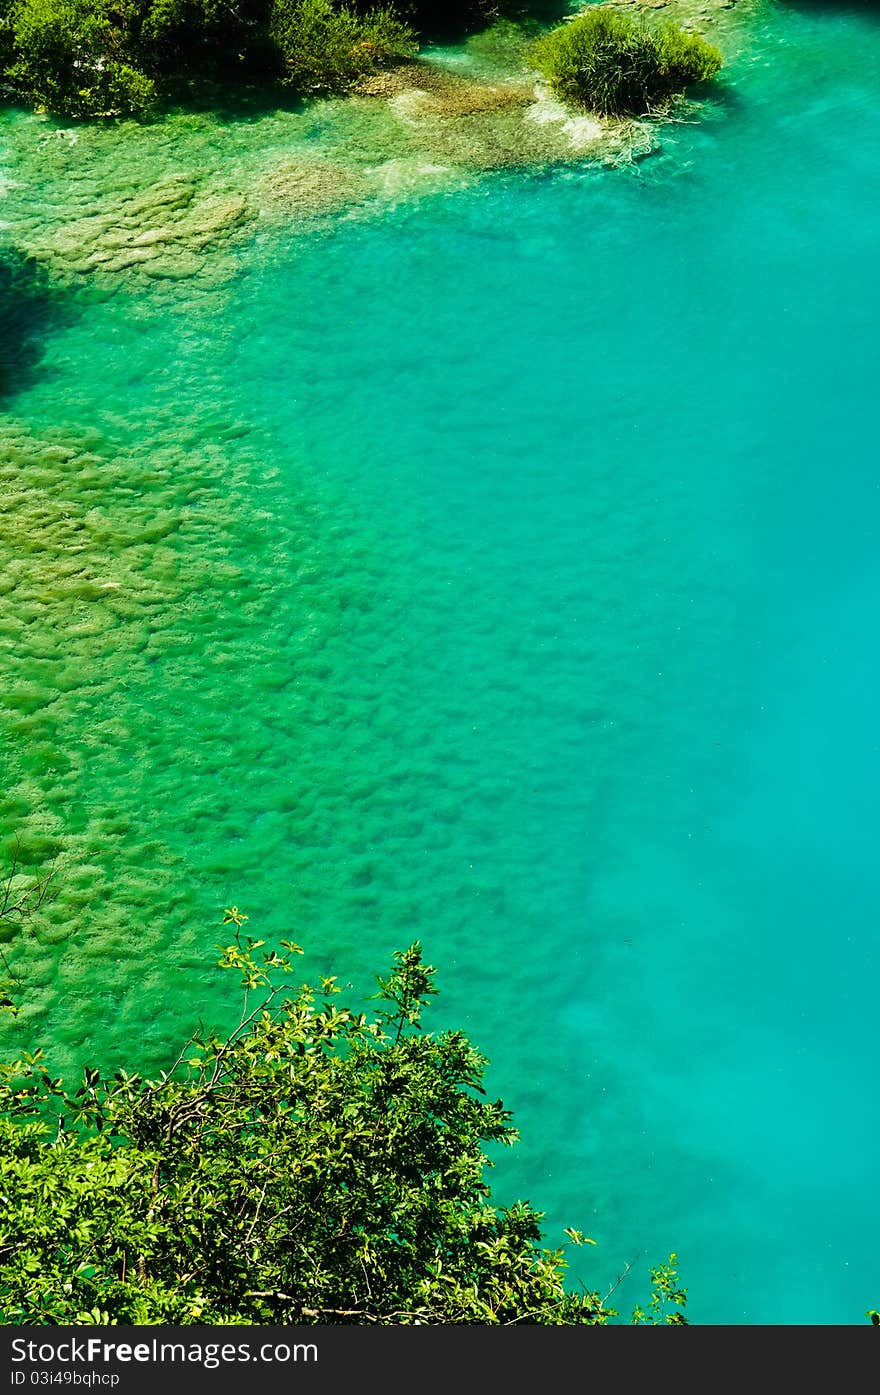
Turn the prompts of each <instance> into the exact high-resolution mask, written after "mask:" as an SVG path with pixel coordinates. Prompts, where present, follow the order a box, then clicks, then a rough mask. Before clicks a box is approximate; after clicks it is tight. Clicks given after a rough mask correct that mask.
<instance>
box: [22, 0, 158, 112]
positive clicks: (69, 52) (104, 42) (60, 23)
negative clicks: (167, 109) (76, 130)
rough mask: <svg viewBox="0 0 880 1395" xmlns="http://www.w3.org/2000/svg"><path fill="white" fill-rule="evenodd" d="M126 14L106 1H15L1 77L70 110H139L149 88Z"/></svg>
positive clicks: (150, 94) (146, 103)
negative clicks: (132, 51) (10, 41)
mask: <svg viewBox="0 0 880 1395" xmlns="http://www.w3.org/2000/svg"><path fill="white" fill-rule="evenodd" d="M127 18H128V15H127V13H126V11H125V10H124V8H122V7H118V6H115V5H114V4H113V0H18V3H17V4H16V5H14V7H13V9H12V12H11V20H12V27H13V33H14V48H13V57H12V61H11V62H10V63H9V66H8V68H7V78H8V79H9V80H11V82H12V84H13V86H14V87H15V88H16V89H17V90H18V91H20V92H21V93H22V94H23V95H26V96H27V97H28V98H29V99H30V100H31V101H34V102H36V103H37V104H39V105H41V106H45V107H48V108H49V110H51V111H56V112H61V113H64V114H66V115H70V116H86V115H116V114H118V113H121V112H144V111H146V110H147V109H148V108H149V107H150V106H151V105H152V103H153V102H154V100H155V95H156V90H155V85H154V83H153V81H152V79H151V78H150V77H149V76H148V75H147V74H146V73H145V72H143V71H142V70H141V69H140V67H139V66H138V65H137V63H136V61H135V60H134V59H133V57H132V55H131V54H130V52H129V48H130V37H129V35H128V34H127V32H126V20H127Z"/></svg>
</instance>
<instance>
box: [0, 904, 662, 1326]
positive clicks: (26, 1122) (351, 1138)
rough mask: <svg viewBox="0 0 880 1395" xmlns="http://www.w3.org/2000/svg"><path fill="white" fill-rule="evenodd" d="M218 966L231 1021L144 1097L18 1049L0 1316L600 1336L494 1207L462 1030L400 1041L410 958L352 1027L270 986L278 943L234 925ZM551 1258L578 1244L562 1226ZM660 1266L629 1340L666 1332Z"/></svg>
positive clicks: (127, 1079) (427, 980) (518, 1218)
mask: <svg viewBox="0 0 880 1395" xmlns="http://www.w3.org/2000/svg"><path fill="white" fill-rule="evenodd" d="M226 916H227V922H226V923H227V924H229V923H234V926H235V941H234V943H232V944H229V945H227V946H224V947H223V952H222V958H221V961H220V962H221V964H223V965H224V966H225V967H227V968H229V969H231V970H233V971H234V972H236V973H237V974H240V981H241V985H242V999H241V1004H242V1006H241V1015H240V1018H239V1021H238V1025H237V1026H235V1027H234V1028H233V1029H232V1031H231V1033H229V1034H228V1035H225V1036H215V1035H197V1036H196V1037H194V1038H192V1039H191V1040H190V1042H189V1043H188V1044H187V1045H186V1046H185V1047H184V1050H183V1051H182V1052H181V1054H180V1057H179V1058H178V1061H177V1063H176V1065H175V1066H173V1067H172V1068H171V1070H170V1071H168V1072H163V1073H162V1074H161V1075H160V1076H159V1078H158V1079H156V1080H152V1081H151V1080H144V1079H143V1078H141V1077H140V1076H138V1075H135V1074H132V1073H130V1072H129V1071H126V1070H125V1069H121V1070H118V1071H117V1072H116V1073H115V1074H114V1075H112V1076H110V1075H109V1074H105V1075H102V1074H101V1073H100V1072H99V1071H98V1070H96V1069H89V1068H87V1069H86V1070H85V1072H84V1075H83V1078H82V1084H81V1085H80V1086H79V1088H78V1089H76V1090H75V1091H73V1092H69V1091H68V1090H67V1089H66V1088H65V1086H64V1083H63V1081H62V1080H55V1079H53V1077H52V1075H51V1073H50V1072H49V1071H48V1070H47V1068H46V1064H45V1062H44V1061H43V1060H42V1058H41V1057H40V1055H39V1053H37V1054H35V1055H29V1056H25V1057H22V1058H21V1059H19V1060H17V1061H15V1062H11V1063H10V1064H9V1065H6V1066H0V1323H2V1324H15V1325H18V1324H28V1325H35V1324H39V1325H46V1324H57V1323H64V1324H68V1323H73V1324H80V1323H99V1324H107V1323H123V1324H132V1323H133V1324H141V1323H157V1322H158V1323H170V1324H191V1323H197V1324H202V1325H214V1324H229V1323H235V1324H239V1323H249V1324H250V1323H256V1324H270V1325H271V1324H278V1325H286V1324H290V1323H316V1322H317V1323H369V1324H371V1325H376V1324H382V1325H394V1326H397V1325H399V1324H414V1323H419V1324H426V1323H430V1324H452V1323H477V1324H480V1325H488V1326H493V1327H494V1326H499V1325H507V1324H511V1323H523V1322H525V1323H530V1324H535V1323H540V1324H546V1325H552V1326H559V1325H563V1324H565V1325H575V1324H578V1325H580V1324H584V1325H590V1326H592V1325H602V1324H605V1323H607V1322H609V1321H610V1320H611V1319H613V1318H614V1317H615V1316H616V1314H615V1310H614V1309H612V1308H609V1307H607V1306H606V1304H605V1302H604V1300H603V1299H602V1298H601V1296H600V1295H599V1293H598V1292H589V1291H583V1290H576V1289H568V1288H566V1286H565V1282H564V1280H565V1276H566V1260H565V1255H564V1250H563V1249H562V1248H559V1249H548V1248H545V1246H544V1244H543V1241H542V1235H541V1228H540V1222H541V1220H542V1219H543V1218H542V1216H541V1214H540V1213H539V1212H537V1211H535V1210H534V1208H533V1207H532V1206H530V1205H529V1204H528V1203H527V1202H516V1203H514V1204H513V1205H511V1206H508V1207H501V1206H498V1205H496V1204H494V1203H493V1202H492V1199H491V1196H490V1191H489V1187H488V1185H487V1183H486V1181H485V1171H486V1168H487V1166H489V1165H490V1159H489V1157H488V1155H487V1148H489V1147H492V1148H494V1147H496V1146H498V1145H502V1144H512V1143H514V1142H515V1140H516V1132H515V1130H514V1129H513V1127H512V1126H511V1123H510V1116H509V1114H508V1112H507V1111H506V1110H505V1109H504V1107H503V1105H502V1103H501V1101H500V1100H492V1099H490V1098H489V1097H487V1096H486V1094H485V1093H484V1088H483V1084H482V1081H483V1072H484V1067H485V1065H486V1061H485V1058H484V1057H483V1056H481V1055H480V1053H479V1052H477V1051H476V1050H475V1049H474V1048H473V1046H472V1045H471V1044H470V1042H469V1041H468V1039H467V1038H466V1037H465V1036H464V1035H463V1033H461V1032H458V1031H442V1032H439V1033H433V1032H426V1031H423V1030H422V1020H421V1019H422V1013H423V1010H424V1008H425V1006H426V1004H427V1002H428V999H429V998H430V997H431V995H432V994H433V993H434V992H435V991H436V990H435V988H434V983H433V980H434V970H433V968H432V967H431V966H430V965H428V964H426V963H424V961H423V959H422V954H421V949H420V946H419V945H418V944H415V945H411V946H410V947H409V949H407V950H403V951H400V952H398V953H397V954H395V956H394V965H393V968H392V970H391V972H390V974H389V975H388V977H387V978H380V979H379V993H378V995H377V999H376V1010H375V1012H373V1013H372V1014H371V1015H370V1016H367V1015H366V1014H364V1013H361V1012H356V1011H353V1010H352V1009H351V1008H346V1007H343V1006H341V1005H340V1004H339V1003H338V1002H337V1001H336V995H337V994H338V993H339V988H338V985H337V984H336V983H335V980H334V979H332V978H329V979H322V981H321V985H320V988H319V989H314V988H312V987H309V986H308V985H304V986H302V987H301V988H299V989H297V990H295V991H293V992H290V991H288V992H287V993H285V991H284V989H285V979H284V975H287V974H289V973H290V972H291V971H292V968H293V961H292V955H293V954H294V953H296V952H297V950H298V946H296V945H293V944H291V943H290V942H284V941H282V942H281V948H282V950H283V951H284V953H283V954H279V953H278V952H277V951H274V950H265V949H264V950H263V951H262V953H260V947H261V946H262V945H263V941H262V940H253V939H250V938H243V937H242V935H241V933H240V929H241V922H242V921H243V920H244V919H245V918H246V917H244V916H242V915H241V913H240V912H239V911H238V909H237V907H232V909H231V910H229V911H227V912H226ZM566 1235H567V1236H568V1239H569V1241H570V1242H571V1244H573V1245H575V1246H578V1245H588V1244H592V1243H593V1242H592V1241H591V1240H589V1239H588V1238H587V1237H586V1236H585V1235H582V1234H581V1232H579V1231H577V1230H575V1229H568V1230H567V1231H566ZM685 1302H686V1294H685V1291H684V1289H682V1288H681V1287H680V1286H679V1283H678V1276H677V1272H676V1270H675V1256H674V1255H671V1256H670V1259H669V1263H668V1264H666V1265H662V1266H660V1267H659V1268H657V1269H656V1270H655V1271H653V1272H652V1292H651V1296H650V1298H649V1301H648V1306H647V1309H643V1308H641V1307H639V1308H637V1309H636V1310H635V1312H634V1313H633V1321H634V1322H637V1323H640V1324H641V1323H643V1322H647V1323H664V1324H666V1323H676V1324H681V1323H684V1322H686V1318H685V1316H684V1311H683V1310H684V1305H685Z"/></svg>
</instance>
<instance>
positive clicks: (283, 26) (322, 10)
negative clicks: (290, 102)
mask: <svg viewBox="0 0 880 1395" xmlns="http://www.w3.org/2000/svg"><path fill="white" fill-rule="evenodd" d="M270 33H271V36H272V39H273V41H274V43H275V45H276V47H277V49H278V53H279V56H280V59H281V64H282V67H283V71H284V80H285V82H287V83H288V84H289V85H290V86H291V87H294V88H296V90H297V91H298V92H343V91H345V89H346V88H347V87H350V86H351V84H352V83H353V82H354V81H355V80H356V79H357V78H359V77H363V76H364V74H366V73H369V72H372V71H373V70H374V69H375V68H380V67H382V66H384V65H385V64H387V63H390V62H394V61H395V60H398V59H402V58H409V57H412V56H413V55H414V54H415V52H416V49H417V44H416V40H415V34H414V32H413V30H412V29H411V27H410V26H409V25H408V24H407V23H406V22H405V21H404V20H402V19H401V18H400V16H399V15H398V14H397V12H396V11H395V10H393V9H391V8H385V9H375V10H370V11H369V12H368V13H367V14H363V15H359V14H358V13H357V12H356V11H355V10H353V9H350V8H349V7H348V6H347V5H341V6H339V7H336V6H334V4H333V3H332V0H275V3H274V5H273V9H272V17H271V22H270Z"/></svg>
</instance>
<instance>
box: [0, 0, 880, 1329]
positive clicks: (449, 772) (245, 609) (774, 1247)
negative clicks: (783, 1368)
mask: <svg viewBox="0 0 880 1395" xmlns="http://www.w3.org/2000/svg"><path fill="white" fill-rule="evenodd" d="M854 52H857V53H858V60H859V66H858V69H857V70H856V69H854V66H853V61H852V55H853V53H854ZM878 81H880V34H878V28H877V23H876V20H875V19H873V18H872V17H871V16H870V15H869V14H868V13H867V12H865V11H862V10H858V11H846V12H844V11H829V12H822V11H820V10H815V9H810V10H798V9H795V8H792V7H780V8H776V9H772V10H770V11H768V12H767V14H766V15H765V17H764V18H763V19H757V20H755V21H754V22H753V28H752V29H751V31H750V38H749V40H748V42H745V43H741V44H740V46H739V48H738V49H737V51H736V54H735V55H734V56H733V58H732V60H731V63H730V64H729V67H728V69H727V77H726V80H725V82H724V84H723V89H722V92H721V95H720V98H719V100H718V101H717V102H716V103H715V104H713V105H712V106H711V107H709V108H708V109H707V110H706V111H705V112H704V113H703V116H702V119H701V120H700V121H697V122H696V123H695V124H692V125H688V124H684V125H680V126H675V127H672V128H669V129H668V130H667V131H665V132H663V133H662V150H661V151H660V152H659V153H657V154H655V155H654V156H652V157H651V158H649V159H648V160H645V161H643V162H641V163H640V164H638V165H636V166H634V167H632V168H623V169H616V170H607V169H601V168H599V169H597V168H591V167H588V166H578V165H574V166H571V165H570V166H566V167H558V168H544V167H542V168H540V169H533V170H529V171H522V170H520V171H513V170H511V171H507V172H501V173H496V174H493V175H491V176H490V177H488V178H485V179H483V180H480V181H478V182H475V183H473V184H472V185H471V186H470V187H467V188H464V189H461V190H458V191H455V192H448V193H445V194H442V195H437V196H435V197H430V198H425V199H420V200H418V201H408V200H406V199H402V200H400V201H398V202H396V203H394V204H393V205H391V206H389V207H388V208H387V209H386V211H385V213H384V216H383V217H381V218H372V219H366V220H364V219H359V218H354V217H350V216H349V217H346V216H342V217H340V218H339V219H338V220H337V221H336V222H335V223H331V224H328V225H325V226H323V227H322V228H321V229H320V230H315V231H314V232H313V233H312V234H311V235H304V234H303V233H302V231H297V232H285V231H284V230H283V228H279V227H277V226H275V225H270V226H267V227H265V228H264V229H262V230H259V231H258V232H257V233H256V234H249V235H248V236H247V237H245V238H244V239H243V240H242V241H241V242H240V244H238V245H237V247H236V250H235V252H234V262H235V266H234V269H233V271H231V272H229V275H228V277H227V279H226V280H225V281H224V282H223V285H222V287H220V288H218V287H216V286H202V285H198V286H196V285H194V284H193V283H181V285H180V286H174V287H172V288H171V289H169V288H168V287H167V286H165V285H164V284H159V285H157V286H155V287H153V288H147V289H144V288H143V287H141V288H140V289H138V291H137V292H135V291H134V290H133V289H131V290H130V289H126V288H122V289H120V290H118V291H117V292H115V293H113V294H110V293H109V292H107V291H103V290H101V289H100V288H93V289H92V290H90V291H80V292H78V293H77V294H76V295H74V296H72V297H71V296H68V297H66V298H65V297H62V305H61V307H60V308H59V307H56V306H53V305H52V304H51V303H50V304H47V303H46V299H45V296H44V295H43V294H42V292H40V294H32V295H31V296H30V299H29V300H28V305H30V306H31V307H33V313H32V330H33V334H34V335H35V336H36V339H37V342H38V344H39V346H40V350H41V352H42V358H40V357H39V355H35V354H33V353H32V354H30V356H29V366H28V375H27V379H26V380H25V384H24V387H23V390H22V391H20V392H18V393H17V394H16V395H14V396H9V397H8V398H7V408H8V415H7V425H6V426H4V431H5V432H6V433H7V434H6V435H5V436H4V437H3V440H2V441H0V456H2V459H0V464H2V465H3V478H4V497H5V499H6V501H7V506H8V507H7V510H6V521H7V523H8V532H5V533H3V535H2V537H0V541H2V542H3V544H4V546H5V547H6V546H7V544H8V551H7V553H4V556H5V557H6V558H7V560H6V564H5V567H4V572H3V576H4V582H3V588H4V589H3V595H2V598H0V599H2V604H3V610H2V613H0V620H2V621H3V627H2V629H0V637H2V639H3V641H4V651H3V652H4V669H5V672H6V674H7V681H6V683H5V685H4V688H5V692H6V701H5V704H4V705H5V707H6V717H7V720H6V725H5V743H4V751H5V753H6V768H7V772H8V774H7V778H6V780H5V782H4V791H5V796H4V803H3V807H2V810H0V815H2V820H3V826H4V828H5V829H6V830H7V831H8V833H7V836H8V839H10V840H11V839H12V837H13V835H14V832H15V830H16V829H20V828H21V827H25V829H26V832H27V836H28V837H29V838H30V839H31V840H32V843H33V847H34V849H35V851H34V853H33V855H34V856H36V855H37V852H39V850H40V848H41V847H42V848H43V849H44V850H52V849H55V848H57V849H59V850H60V852H61V856H62V860H63V864H64V867H63V875H62V890H61V894H60V896H59V901H58V903H56V907H55V908H54V919H53V918H52V917H51V916H50V923H49V925H48V927H47V929H46V931H45V933H44V934H43V936H42V938H41V940H40V941H39V943H34V944H33V945H32V946H31V948H30V949H29V950H28V954H27V955H26V956H25V957H24V959H23V961H22V964H23V969H22V972H23V973H24V974H25V980H24V981H25V982H26V983H27V984H28V985H29V993H30V995H31V997H30V1002H29V1007H28V1010H27V1011H26V1012H25V1013H23V1014H22V1017H21V1018H20V1019H19V1021H18V1024H17V1025H16V1027H15V1028H14V1030H11V1031H10V1029H7V1035H9V1036H11V1038H13V1039H16V1040H17V1039H18V1037H19V1036H21V1034H22V1033H23V1032H24V1031H25V1030H27V1031H28V1032H33V1031H35V1030H36V1029H37V1027H38V1026H39V1029H40V1031H41V1032H42V1033H43V1034H44V1035H47V1036H48V1038H49V1040H50V1041H51V1042H54V1046H55V1053H56V1056H57V1059H58V1060H60V1061H61V1062H62V1063H66V1062H69V1061H74V1060H77V1059H80V1058H81V1057H82V1056H83V1055H84V1054H88V1053H91V1054H92V1055H94V1054H95V1052H99V1053H103V1054H104V1055H105V1056H107V1057H108V1058H110V1057H115V1056H118V1055H119V1054H122V1053H123V1052H127V1054H128V1055H129V1056H130V1054H131V1051H132V1050H136V1051H137V1052H139V1053H141V1055H142V1057H143V1058H144V1059H146V1060H151V1059H157V1058H158V1057H159V1056H160V1055H161V1053H162V1052H163V1051H164V1050H165V1048H166V1047H167V1046H168V1045H169V1044H170V1042H172V1041H174V1040H176V1039H177V1037H178V1036H179V1035H180V1033H181V1032H183V1031H184V1030H185V1029H186V1027H187V1026H188V1025H189V1024H190V1023H191V1022H192V1020H193V1017H194V1016H195V1015H197V1014H198V1013H199V1012H201V1013H210V1012H211V1011H216V1010H217V1004H218V1001H219V1000H218V996H217V990H216V988H215V987H214V978H213V976H212V975H211V974H210V972H208V971H206V970H202V969H201V968H200V967H199V965H200V963H201V957H202V954H203V951H204V948H205V947H206V946H210V945H211V944H212V943H213V942H214V939H215V938H216V937H217V935H218V933H219V932H218V930H217V922H218V919H219V911H220V909H222V907H223V906H224V905H227V904H229V903H230V902H231V901H236V902H237V903H238V904H239V905H241V906H243V907H244V908H245V909H247V911H248V912H249V914H250V915H251V919H252V922H253V924H254V925H255V926H258V927H259V928H260V929H261V930H262V929H263V928H268V929H270V930H274V931H290V930H292V931H293V932H294V933H295V934H296V936H297V938H298V939H300V941H301V942H303V943H305V945H306V947H307V949H308V957H307V961H306V968H307V969H308V970H309V971H310V972H312V973H317V972H319V971H325V970H329V971H330V972H337V973H339V974H341V975H342V977H343V980H345V981H348V980H349V979H350V980H351V981H352V983H353V984H354V986H355V989H356V990H358V991H360V990H362V989H363V987H364V986H365V985H366V984H367V983H368V982H369V975H370V974H371V973H373V972H375V971H377V970H381V969H384V966H385V963H386V961H387V958H388V956H389V955H390V953H391V951H392V950H393V949H394V948H397V947H400V946H402V945H404V944H406V943H409V942H410V940H412V939H413V938H415V937H419V938H421V940H422V941H423V943H424V945H425V948H426V951H427V953H428V956H429V958H430V959H431V960H432V962H434V963H436V964H437V965H438V967H439V970H440V985H441V988H442V989H443V996H442V997H441V999H440V1000H439V1002H438V1005H437V1008H436V1019H437V1022H438V1023H439V1022H441V1021H442V1022H454V1023H456V1024H460V1025H463V1026H465V1027H466V1028H467V1030H468V1031H469V1032H470V1034H471V1036H472V1038H473V1039H474V1040H475V1042H476V1043H477V1044H478V1045H479V1046H480V1047H481V1048H482V1049H483V1050H485V1052H486V1053H487V1055H488V1056H489V1057H490V1059H491V1066H490V1070H489V1078H488V1084H489V1088H490V1090H491V1091H492V1092H493V1093H495V1094H498V1095H501V1096H502V1097H503V1098H504V1100H505V1102H506V1103H507V1104H508V1105H509V1106H510V1107H511V1108H512V1109H513V1111H514V1115H515V1119H516V1122H517V1123H518V1125H519V1127H520V1129H521V1133H522V1141H521V1143H520V1144H519V1145H518V1147H517V1149H516V1150H514V1151H513V1152H512V1153H510V1154H505V1155H504V1156H503V1157H502V1158H500V1159H499V1160H498V1166H497V1168H496V1173H495V1179H494V1186H495V1189H496V1192H497V1194H498V1196H499V1198H501V1199H504V1198H512V1197H513V1196H514V1195H517V1194H525V1195H528V1196H529V1197H530V1199H531V1200H532V1201H533V1202H534V1203H535V1204H536V1205H538V1206H540V1207H542V1208H544V1209H545V1210H546V1212H547V1235H548V1239H549V1240H550V1241H551V1242H552V1243H554V1244H555V1243H558V1242H559V1240H560V1239H561V1227H562V1226H564V1225H576V1226H579V1227H580V1228H582V1229H583V1230H585V1231H586V1232H587V1233H588V1234H590V1235H592V1236H593V1237H594V1238H595V1239H596V1240H597V1242H598V1245H597V1247H596V1248H595V1249H591V1250H590V1251H589V1252H588V1253H586V1255H585V1258H584V1260H583V1268H582V1269H578V1270H577V1271H576V1273H577V1275H578V1276H580V1277H583V1278H584V1280H585V1281H586V1282H588V1283H589V1284H590V1286H591V1287H592V1286H596V1287H599V1288H603V1289H604V1288H607V1287H608V1286H609V1285H610V1284H611V1283H612V1282H613V1281H614V1279H615V1276H616V1275H618V1274H619V1273H620V1272H621V1271H622V1270H623V1268H624V1266H625V1265H626V1264H627V1263H628V1262H629V1261H632V1262H633V1271H632V1273H631V1275H630V1276H628V1277H627V1278H626V1279H625V1280H624V1282H623V1283H622V1284H621V1285H620V1287H619V1288H618V1289H617V1291H616V1293H615V1301H616V1302H617V1304H618V1306H619V1307H620V1308H621V1310H622V1311H623V1312H627V1311H628V1309H629V1307H630V1306H631V1304H632V1302H634V1301H636V1300H637V1299H640V1298H642V1297H643V1296H644V1283H643V1277H644V1274H645V1273H646V1271H647V1268H648V1267H649V1266H650V1265H651V1264H653V1263H656V1262H659V1261H660V1260H662V1259H664V1258H665V1256H666V1255H667V1254H668V1253H669V1251H670V1250H675V1251H676V1252H677V1254H678V1256H679V1263H680V1268H681V1271H682V1274H683V1277H684V1281H685V1283H686V1285H687V1287H688V1289H689V1294H690V1304H689V1306H690V1315H691V1319H692V1321H695V1322H702V1323H711V1322H717V1323H741V1322H751V1323H785V1324H794V1323H811V1324H816V1323H850V1322H856V1323H858V1322H862V1321H863V1320H864V1312H865V1309H866V1308H867V1307H869V1306H876V1304H877V1301H878V1289H880V1271H878V1264H877V1260H876V1254H877V1253H878V1251H880V1219H878V1215H877V1210H876V1207H875V1205H874V1204H873V1198H872V1182H873V1176H874V1172H875V1170H876V1155H877V1149H878V1145H880V1110H878V1106H877V1100H876V1090H875V1088H874V1086H873V1078H872V1076H873V1071H872V1066H873V1058H874V1055H875V1047H876V1037H875V1032H874V1020H875V1008H874V1004H875V999H876V988H877V978H878V962H877V951H876V948H875V938H876V937H875V927H876V923H877V911H878V904H880V893H878V890H877V886H876V879H875V877H874V875H873V867H874V863H875V861H876V856H875V853H874V841H875V830H876V809H875V790H876V789H877V787H878V775H880V759H878V743H877V738H876V731H875V723H874V711H873V709H874V701H873V698H874V694H875V692H876V687H877V679H878V652H877V645H876V640H875V627H874V623H873V622H874V611H875V607H876V597H877V583H878V563H877V558H876V551H875V538H876V529H877V522H878V512H880V509H878V505H880V496H878V484H877V478H876V448H875V444H874V442H875V431H874V422H873V415H874V401H875V378H876V354H875V352H874V349H875V325H876V323H877V316H878V309H880V306H878V291H877V283H876V277H875V275H874V266H873V262H874V258H875V256H876V209H877V207H878V206H880V204H878V194H880V188H878V185H880V175H878V172H877V167H876V151H877V149H878V140H880V113H878V109H877V104H876V92H877V90H878ZM13 232H14V228H13ZM4 452H5V454H4ZM22 460H24V462H25V464H24V465H22ZM22 520H25V521H26V526H22ZM41 840H42V842H41ZM71 908H72V910H73V912H74V917H73V918H74V922H75V928H74V933H73V934H72V935H69V934H67V929H68V928H69V925H70V911H71ZM134 1043H136V1046H135V1045H134Z"/></svg>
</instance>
